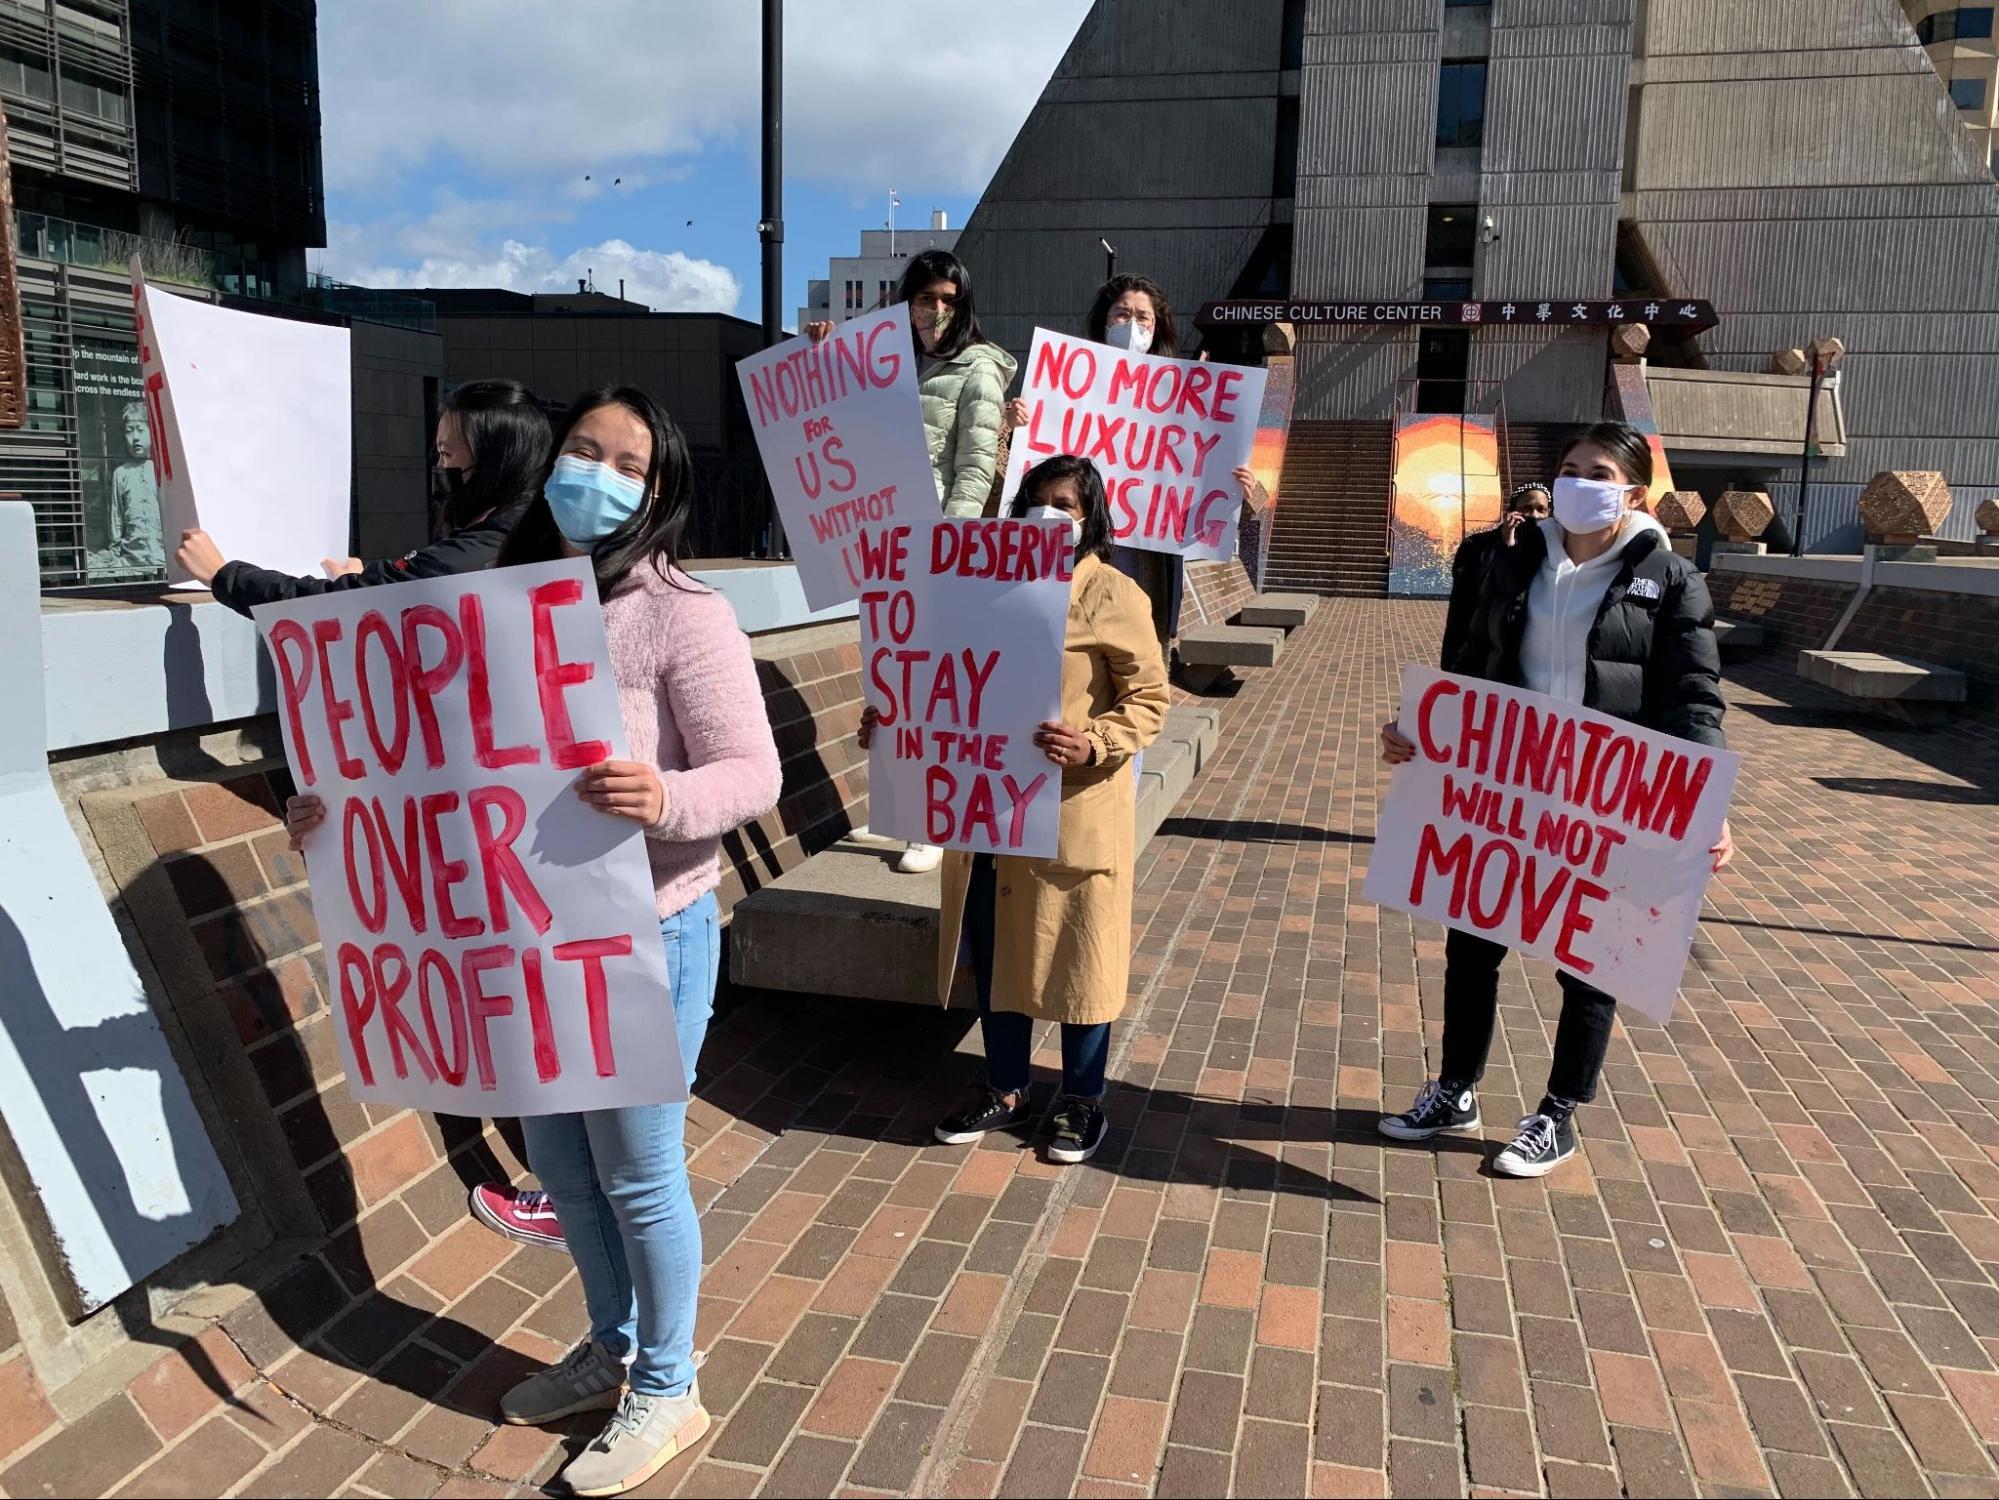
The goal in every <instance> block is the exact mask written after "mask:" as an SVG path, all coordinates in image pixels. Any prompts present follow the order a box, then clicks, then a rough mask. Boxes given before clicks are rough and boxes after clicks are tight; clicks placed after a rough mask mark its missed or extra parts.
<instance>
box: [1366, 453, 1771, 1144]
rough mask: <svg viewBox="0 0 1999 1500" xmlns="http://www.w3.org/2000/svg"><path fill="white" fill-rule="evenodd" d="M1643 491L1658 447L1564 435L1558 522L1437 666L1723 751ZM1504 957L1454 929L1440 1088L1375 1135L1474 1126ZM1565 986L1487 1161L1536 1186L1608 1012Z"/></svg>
mask: <svg viewBox="0 0 1999 1500" xmlns="http://www.w3.org/2000/svg"><path fill="white" fill-rule="evenodd" d="M1651 482H1652V454H1651V450H1650V448H1649V447H1648V445H1647V444H1646V441H1645V438H1644V437H1643V435H1642V434H1640V433H1639V432H1637V431H1636V430H1635V429H1633V428H1631V427H1627V426H1625V425H1624V424H1622V423H1615V422H1605V423H1599V424H1598V425H1597V426H1594V427H1591V428H1589V429H1588V430H1587V431H1585V432H1583V433H1580V434H1578V435H1577V436H1576V437H1575V438H1573V439H1571V440H1570V442H1569V445H1568V447H1567V448H1565V449H1564V450H1563V453H1562V463H1561V476H1560V478H1558V479H1557V480H1556V481H1555V484H1554V491H1553V497H1554V503H1553V508H1554V517H1553V519H1551V520H1545V521H1541V522H1539V523H1537V524H1535V525H1532V526H1523V527H1521V528H1520V530H1519V532H1518V534H1517V536H1516V538H1515V541H1514V545H1513V546H1511V547H1503V548H1499V549H1496V550H1495V551H1494V553H1493V555H1492V557H1491V559H1490V563H1489V565H1488V566H1487V567H1486V568H1485V569H1484V571H1483V574H1482V576H1481V577H1480V578H1479V579H1478V580H1477V581H1476V582H1477V592H1476V596H1475V599H1474V601H1473V603H1472V606H1471V612H1470V618H1469V620H1468V622H1467V623H1466V626H1465V629H1464V634H1463V638H1462V641H1461V642H1459V641H1453V642H1452V643H1451V646H1452V650H1451V654H1450V656H1449V657H1448V658H1447V659H1446V660H1445V661H1444V663H1443V666H1444V669H1445V670H1446V671H1448V672H1456V673H1459V674H1461V675H1464V676H1468V677H1479V678H1484V679H1487V680H1488V681H1492V682H1497V683H1504V684H1507V685H1509V686H1513V687H1522V688H1526V689H1528V690H1530V691H1532V692H1536V693H1542V694H1546V695H1547V696H1549V697H1552V698H1556V699H1560V700H1562V701H1564V702H1568V703H1574V704H1579V705H1582V706H1583V707H1586V708H1591V709H1595V710H1598V711H1600V712H1601V713H1604V714H1608V715H1611V716H1613V717H1615V718H1618V719H1623V720H1627V721H1629V722H1632V723H1635V724H1639V725H1642V726H1644V727H1645V728H1647V729H1651V730H1655V731H1657V732H1659V733H1661V734H1666V735H1672V736H1675V737H1677V738H1679V739H1683V740H1691V741H1693V742H1695V743H1696V744H1700V745H1713V746H1719V745H1721V744H1722V743H1723V739H1722V732H1721V721H1722V714H1723V711H1724V709H1725V706H1726V705H1725V704H1724V702H1723V699H1722V693H1721V662H1720V656H1719V653H1718V651H1717V649H1716V646H1715V638H1714V629H1713V626H1714V607H1713V605H1712V604H1711V603H1710V602H1709V599H1708V591H1707V585H1706V584H1705V583H1704V582H1703V581H1702V579H1701V576H1700V574H1699V573H1698V572H1697V571H1696V570H1695V569H1694V567H1693V565H1692V564H1691V563H1689V562H1688V561H1687V560H1686V559H1684V558H1682V557H1679V556H1677V555H1676V554H1675V553H1674V552H1673V551H1672V549H1671V548H1670V547H1669V546H1667V544H1666V533H1665V529H1664V528H1663V527H1661V526H1660V525H1659V523H1658V522H1657V521H1655V520H1653V519H1652V517H1651V516H1650V515H1648V514H1646V513H1645V510H1644V505H1645V496H1646V490H1647V487H1648V486H1649V485H1650V484H1651ZM1413 728H1414V726H1412V731H1413ZM1381 740H1382V759H1383V760H1385V761H1387V762H1388V763H1389V764H1390V765H1401V764H1404V763H1406V762H1408V761H1411V760H1413V759H1415V757H1416V753H1417V747H1416V745H1415V743H1414V742H1412V741H1411V740H1410V739H1409V738H1408V737H1407V735H1405V734H1404V732H1403V730H1402V727H1401V726H1400V725H1399V724H1398V723H1396V722H1393V721H1391V722H1390V723H1388V724H1386V725H1384V726H1383V727H1382V731H1381ZM1720 826H1721V835H1720V838H1719V840H1718V841H1717V842H1716V844H1715V846H1714V847H1713V849H1712V850H1710V851H1709V853H1710V855H1711V857H1712V860H1713V868H1714V869H1715V870H1717V871H1719V870H1720V869H1721V868H1722V867H1723V866H1725V865H1726V864H1727V863H1728V862H1729V860H1730V859H1731V858H1732V857H1733V855H1734V844H1733V841H1732V839H1731V837H1730V835H1729V832H1728V824H1727V823H1726V821H1723V822H1722V823H1721V825H1720ZM1506 951H1507V950H1506V949H1505V948H1504V947H1503V946H1502V945H1500V944H1498V943H1494V942H1491V941H1489V940H1487V939H1485V938H1481V937H1478V936H1476V935H1475V934H1472V933H1468V932H1463V931H1459V930H1457V929H1455V928H1454V929H1453V930H1452V931H1451V933H1450V935H1449V938H1448V939H1447V941H1446V943H1445V948H1444V952H1445V967H1444V1038H1443V1056H1442V1060H1441V1063H1440V1064H1439V1067H1438V1076H1437V1077H1436V1078H1434V1079H1432V1080H1430V1081H1429V1082H1427V1083H1425V1084H1424V1085H1423V1087H1422V1089H1421V1091H1420V1092H1419V1093H1418V1094H1417V1096H1416V1102H1415V1103H1414V1104H1413V1105H1412V1106H1411V1107H1410V1108H1409V1109H1408V1110H1407V1111H1405V1112H1404V1113H1402V1114H1399V1115H1387V1116H1384V1117H1383V1118H1382V1120H1381V1123H1380V1129H1381V1133H1382V1134H1383V1135H1386V1136H1390V1137H1393V1138H1394V1139H1396V1140H1408V1141H1416V1140H1428V1139H1430V1138H1431V1137H1433V1136H1436V1135H1440V1134H1442V1133H1444V1132H1446V1131H1470V1130H1476V1129H1478V1128H1479V1124H1480V1116H1479V1107H1478V1098H1477V1095H1476V1092H1475V1090H1476V1086H1477V1084H1478V1081H1479V1079H1480V1077H1481V1076H1482V1075H1483V1074H1484V1071H1485V1060H1486V1054H1487V1053H1488V1052H1489V1051H1490V1050H1491V1047H1492V1034H1493V1028H1494V1025H1495V1024H1496V1022H1497V1019H1498V1004H1499V967H1500V964H1501V963H1502V962H1503V961H1504V960H1505V958H1506ZM1560 983H1561V987H1562V1015H1561V1020H1560V1022H1559V1024H1558V1025H1557V1027H1556V1031H1555V1051H1554V1058H1553V1061H1552V1062H1551V1064H1550V1067H1549V1072H1548V1087H1547V1093H1546V1095H1545V1096H1544V1097H1543V1098H1542V1100H1541V1103H1540V1106H1539V1107H1538V1108H1537V1109H1536V1110H1535V1111H1534V1113H1532V1114H1530V1115H1528V1116H1527V1117H1526V1118H1525V1119H1524V1120H1522V1121H1521V1122H1520V1126H1519V1130H1518V1133H1517V1134H1516V1136H1515V1137H1514V1140H1513V1142H1512V1144H1510V1145H1508V1146H1507V1147H1506V1148H1505V1149H1504V1150H1503V1151H1501V1152H1500V1153H1499V1155H1498V1156H1497V1158H1495V1160H1494V1162H1493V1169H1494V1170H1495V1171H1497V1172H1501V1173H1503V1174H1505V1175H1507V1176H1512V1177H1540V1176H1544V1175H1546V1174H1547V1173H1548V1172H1551V1171H1553V1170H1554V1169H1555V1168H1556V1167H1557V1166H1559V1165H1561V1163H1562V1162H1564V1161H1566V1160H1568V1159H1569V1157H1571V1156H1573V1155H1574V1154H1575V1150H1576V1132H1575V1122H1574V1114H1575V1110H1576V1107H1577V1106H1578V1105H1581V1104H1587V1103H1588V1102H1589V1101H1590V1100H1591V1099H1593V1098H1594V1097H1595V1096H1596V1086H1597V1079H1598V1075H1599V1074H1600V1073H1601V1072H1602V1070H1603V1059H1604V1054H1605V1052H1606V1051H1607V1050H1608V1048H1609V1045H1610V1031H1611V1023H1612V1020H1613V1019H1614V1017H1615V1014H1616V1008H1617V1002H1616V1001H1615V1000H1614V999H1612V997H1611V996H1609V995H1608V994H1605V993H1604V992H1603V991H1602V990H1600V989H1597V988H1596V987H1594V986H1593V985H1591V984H1589V983H1587V982H1585V981H1584V980H1582V979H1580V978H1578V977H1577V976H1576V975H1574V974H1572V973H1569V972H1566V971H1565V972H1563V973H1562V974H1561V976H1560Z"/></svg>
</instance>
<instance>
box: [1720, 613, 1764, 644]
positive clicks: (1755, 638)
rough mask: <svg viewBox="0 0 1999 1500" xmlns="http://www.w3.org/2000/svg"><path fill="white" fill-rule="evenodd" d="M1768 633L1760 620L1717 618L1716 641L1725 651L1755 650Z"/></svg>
mask: <svg viewBox="0 0 1999 1500" xmlns="http://www.w3.org/2000/svg"><path fill="white" fill-rule="evenodd" d="M1766 633H1767V630H1766V627H1765V626H1764V624H1763V622H1762V621H1760V620H1716V621H1715V622H1714V642H1715V644H1716V645H1717V646H1719V647H1720V648H1721V649H1722V650H1723V651H1724V652H1735V651H1754V650H1755V649H1756V648H1757V647H1759V646H1761V645H1762V644H1763V641H1764V637H1765V635H1766Z"/></svg>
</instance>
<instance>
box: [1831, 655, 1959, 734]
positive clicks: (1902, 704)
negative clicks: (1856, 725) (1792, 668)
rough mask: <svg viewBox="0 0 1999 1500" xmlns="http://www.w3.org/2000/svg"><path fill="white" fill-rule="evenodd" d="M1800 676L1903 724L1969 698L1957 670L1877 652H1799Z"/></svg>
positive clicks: (1929, 717)
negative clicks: (1966, 697)
mask: <svg viewBox="0 0 1999 1500" xmlns="http://www.w3.org/2000/svg"><path fill="white" fill-rule="evenodd" d="M1798 675H1799V676H1800V677H1802V678H1804V679H1805V681H1807V682H1815V683H1817V684H1818V685H1819V686H1820V687H1824V688H1830V689H1832V691H1833V692H1835V693H1839V694H1841V695H1843V696H1845V697H1848V698H1854V699H1858V700H1859V701H1860V702H1862V703H1865V704H1866V705H1867V706H1868V707H1869V708H1871V709H1873V710H1875V711H1876V712H1877V713H1880V714H1883V715H1885V716H1886V717H1888V718H1891V719H1895V720H1897V721H1899V722H1901V723H1905V724H1914V723H1925V722H1929V721H1930V720H1932V719H1934V718H1935V717H1936V716H1937V715H1938V714H1939V713H1941V712H1943V710H1944V709H1945V708H1946V707H1947V706H1948V705H1950V704H1953V703H1962V702H1964V699H1965V681H1964V674H1963V673H1962V672H1960V671H1957V670H1956V669H1955V668H1953V667H1939V666H1936V665H1934V664H1933V663H1930V662H1926V661H1917V660H1915V659H1914V658H1912V657H1906V656H1884V655H1882V654H1881V653H1879V652H1876V651H1801V652H1799V653H1798Z"/></svg>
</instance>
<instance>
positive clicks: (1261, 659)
mask: <svg viewBox="0 0 1999 1500" xmlns="http://www.w3.org/2000/svg"><path fill="white" fill-rule="evenodd" d="M1283 650H1284V632H1283V631H1281V630H1278V629H1275V628H1273V627H1270V626H1263V625H1196V626H1194V627H1193V628H1192V629H1189V630H1183V631H1181V632H1180V660H1181V661H1183V662H1185V663H1186V664H1187V665H1188V666H1190V667H1273V666H1275V665H1277V658H1278V657H1279V656H1280V655H1281V654H1282V653H1283Z"/></svg>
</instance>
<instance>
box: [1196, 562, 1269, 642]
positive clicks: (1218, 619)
mask: <svg viewBox="0 0 1999 1500" xmlns="http://www.w3.org/2000/svg"><path fill="white" fill-rule="evenodd" d="M1255 594H1256V585H1255V584H1253V583H1251V582H1250V578H1249V570H1248V569H1247V568H1245V567H1244V566H1243V565H1242V561H1241V560H1240V559H1239V558H1232V559H1230V560H1229V561H1228V562H1196V563H1189V564H1187V594H1186V604H1185V605H1184V606H1183V607H1182V609H1181V611H1180V623H1181V625H1182V626H1183V627H1184V626H1186V625H1189V624H1192V623H1195V622H1196V621H1198V622H1199V623H1201V624H1205V625H1225V624H1227V623H1228V622H1229V621H1230V620H1232V619H1234V618H1235V614H1236V611H1237V610H1239V609H1241V608H1242V607H1243V606H1244V605H1245V604H1247V603H1249V601H1250V600H1251V599H1252V598H1253V597H1255Z"/></svg>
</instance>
